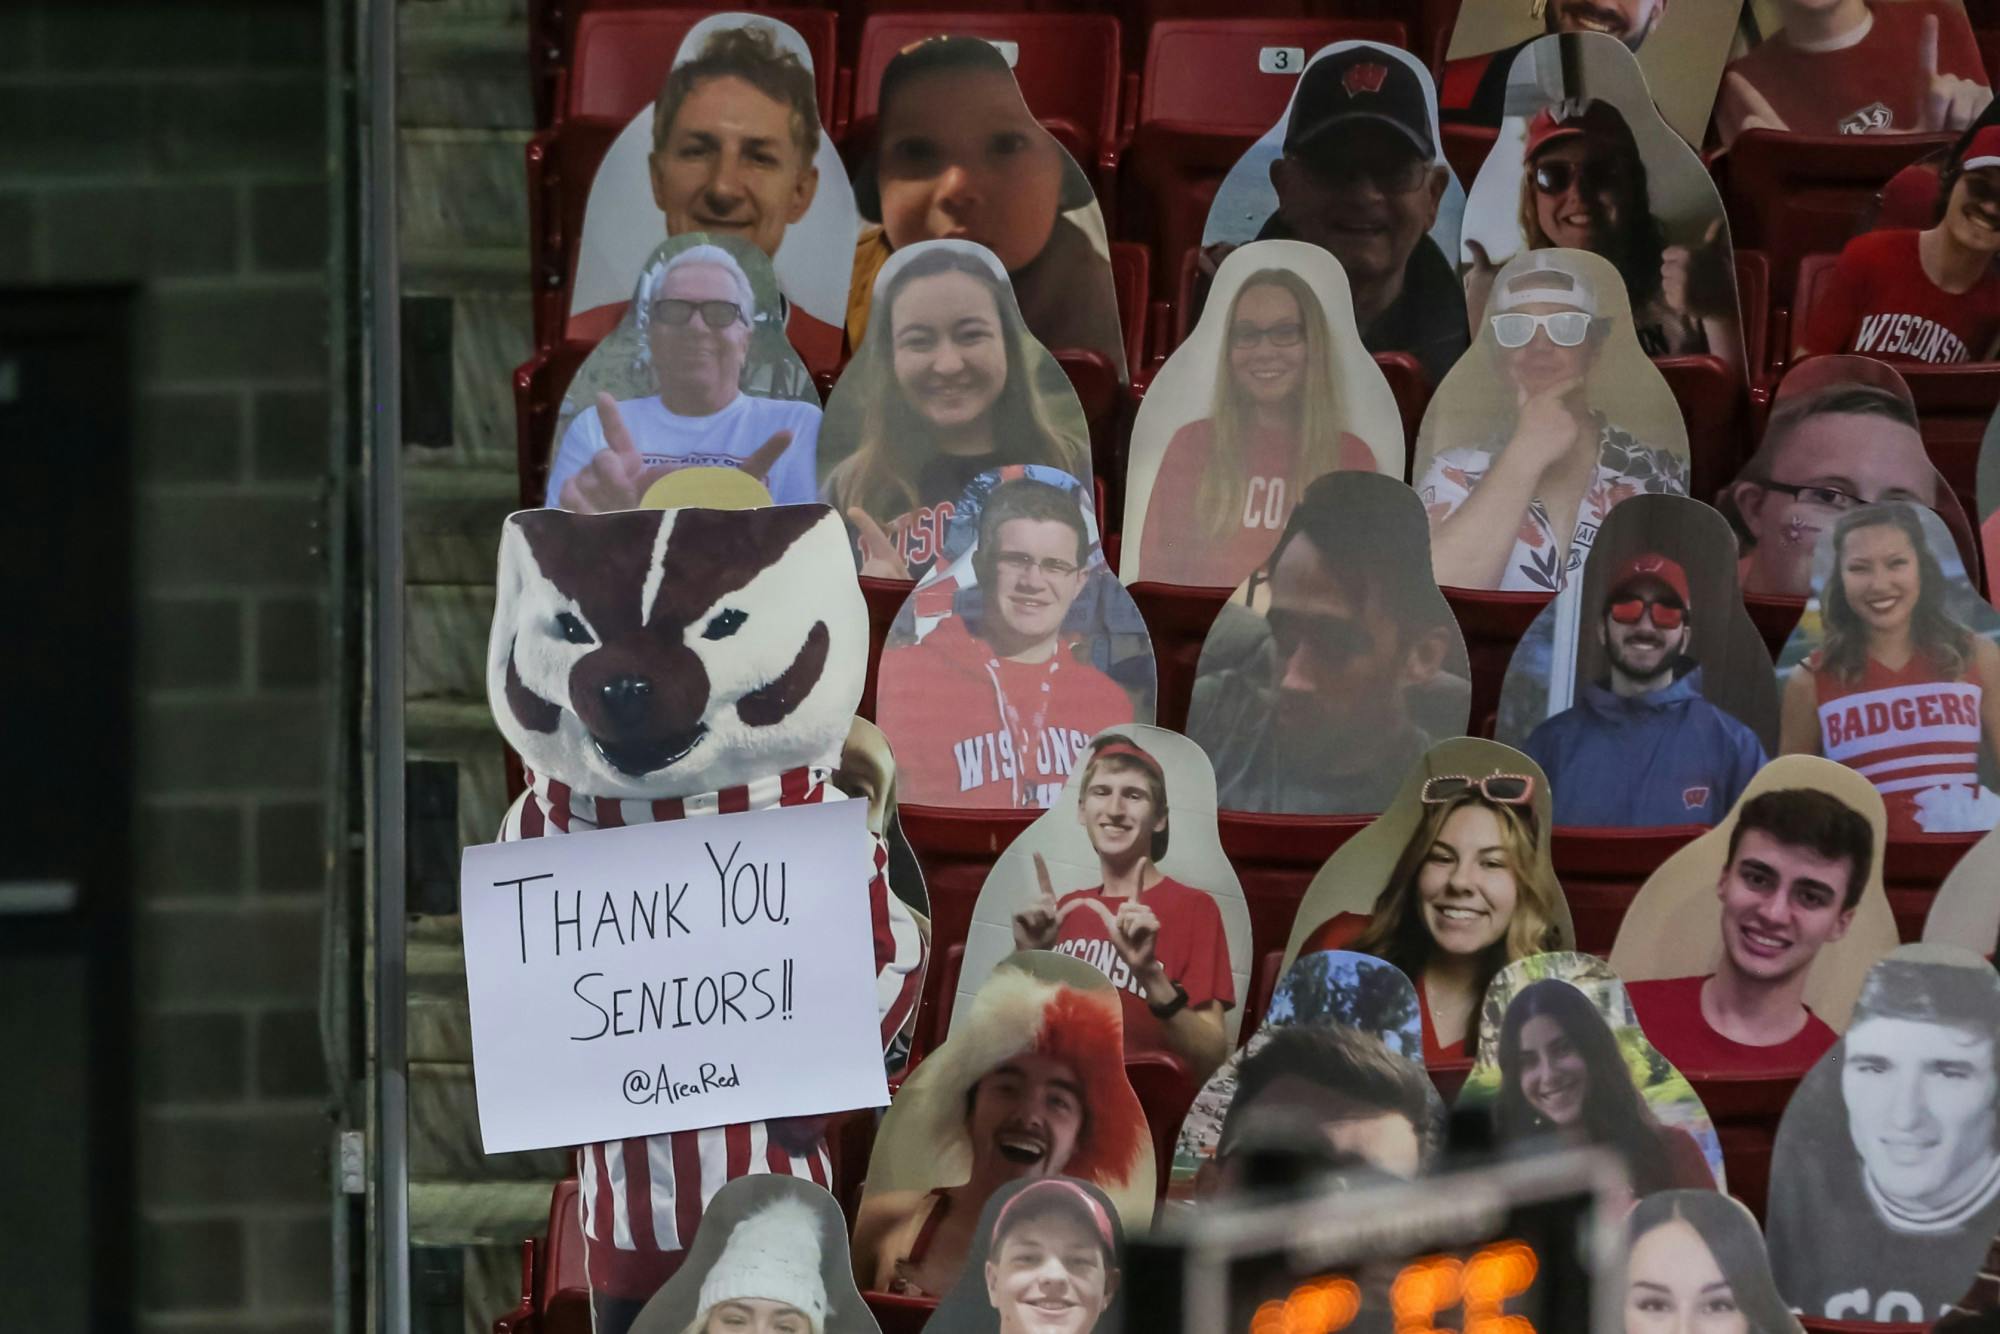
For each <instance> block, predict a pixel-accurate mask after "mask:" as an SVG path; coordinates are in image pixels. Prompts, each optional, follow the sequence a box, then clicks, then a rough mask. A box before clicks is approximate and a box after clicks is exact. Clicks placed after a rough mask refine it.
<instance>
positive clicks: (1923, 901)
mask: <svg viewBox="0 0 2000 1334" xmlns="http://www.w3.org/2000/svg"><path fill="white" fill-rule="evenodd" d="M1981 837H1982V835H1980V834H1911V835H1905V836H1904V837H1901V838H1896V839H1891V840H1890V841H1889V842H1888V843H1886V844H1884V845H1883V847H1882V887H1883V889H1884V890H1886V891H1887V892H1888V895H1889V910H1890V911H1891V912H1893V913H1894V914H1895V915H1896V934H1897V935H1898V936H1899V937H1901V938H1902V940H1903V942H1904V943H1905V944H1908V943H1911V942H1914V941H1918V940H1921V939H1923V935H1924V919H1925V918H1927V917H1929V916H1930V911H1931V904H1932V903H1934V902H1935V901H1936V900H1937V893H1938V887H1939V886H1940V885H1942V884H1943V883H1944V878H1945V877H1946V876H1947V875H1950V874H1951V869H1952V868H1953V867H1954V866H1956V865H1958V862H1959V859H1960V858H1962V857H1963V856H1965V853H1966V850H1967V849H1969V848H1970V847H1971V846H1972V845H1973V844H1974V843H1977V842H1978V841H1979V839H1980V838H1981Z"/></svg>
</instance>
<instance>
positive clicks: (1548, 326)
mask: <svg viewBox="0 0 2000 1334" xmlns="http://www.w3.org/2000/svg"><path fill="white" fill-rule="evenodd" d="M1537 329H1542V330H1545V331H1546V332H1547V333H1548V335H1549V341H1550V342H1551V343H1554V344H1555V345H1556V346H1557V347H1575V346H1576V345H1577V344H1578V343H1581V342H1582V341H1583V340H1584V338H1585V337H1587V336H1588V335H1589V333H1590V316H1588V315H1586V314H1584V313H1583V312H1582V311H1580V310H1558V311H1556V312H1554V313H1553V314H1549V315H1530V314H1527V313H1526V312H1525V311H1518V310H1517V311H1510V312H1509V313H1507V314H1505V315H1495V316H1494V317H1493V341H1494V342H1496V343H1498V344H1500V346H1502V347H1505V348H1516V347H1526V346H1527V345H1528V344H1529V343H1531V342H1533V341H1534V337H1535V330H1537Z"/></svg>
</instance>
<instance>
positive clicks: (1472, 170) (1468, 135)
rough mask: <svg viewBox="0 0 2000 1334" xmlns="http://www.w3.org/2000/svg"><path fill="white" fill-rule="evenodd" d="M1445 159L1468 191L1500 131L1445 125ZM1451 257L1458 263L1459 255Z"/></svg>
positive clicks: (1470, 126)
mask: <svg viewBox="0 0 2000 1334" xmlns="http://www.w3.org/2000/svg"><path fill="white" fill-rule="evenodd" d="M1442 133H1443V136H1444V160H1445V161H1446V162H1449V163H1450V164H1451V174H1452V175H1454V176H1456V177H1458V183H1459V184H1460V185H1462V186H1464V187H1465V188H1466V190H1467V191H1468V192H1470V191H1471V189H1472V183H1473V182H1474V181H1476V180H1478V179H1479V169H1480V168H1481V167H1482V166H1484V165H1485V164H1486V155H1487V154H1488V153H1490V152H1492V151H1493V143H1494V141H1495V140H1497V139H1498V138H1499V137H1500V131H1498V130H1496V129H1493V128H1492V127H1491V126H1486V125H1446V126H1444V127H1443V131H1442ZM1449 258H1450V259H1451V260H1452V261H1453V262H1454V263H1456V262H1457V260H1458V256H1456V255H1452V256H1449Z"/></svg>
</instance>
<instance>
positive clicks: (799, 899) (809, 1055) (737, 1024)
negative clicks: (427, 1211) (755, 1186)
mask: <svg viewBox="0 0 2000 1334" xmlns="http://www.w3.org/2000/svg"><path fill="white" fill-rule="evenodd" d="M866 822H867V803H865V802H860V801H832V802H827V803H825V804H823V805H814V806H791V807H784V808H780V809H776V810H768V811H752V812H747V813H744V814H739V815H722V816H710V817H702V818H698V819H688V820H673V821H667V822H663V823H659V824H643V825H632V826H629V827H627V828H623V829H602V830H597V831H595V832H592V833H588V834H580V835H570V836H566V837H557V838H536V839H523V840H521V841H519V842H514V843H488V844H484V845H481V846H479V847H471V848H467V849H466V850H465V855H464V857H463V859H462V860H461V862H460V867H459V880H460V891H461V897H462V900H463V911H464V921H465V979H466V989H467V992H468V996H469V999H470V1001H471V1004H472V1055H473V1067H474V1070H475V1072H476V1074H477V1077H478V1080H477V1082H478V1088H479V1132H480V1135H481V1137H482V1139H483V1140H484V1141H485V1145H486V1151H487V1152H488V1153H509V1152H513V1151H515V1150H518V1149H538V1148H550V1147H554V1146H558V1145H566V1144H584V1143H594V1142H596V1141H599V1140H610V1139H627V1138H634V1137H637V1136H642V1135H652V1134H660V1133H663V1132H666V1131H672V1130H693V1129H698V1128H700V1127H703V1126H715V1125H726V1124H729V1123H732V1122H737V1121H756V1120H764V1119H768V1118H772V1117H783V1116H810V1115H816V1114H820V1113H826V1112H839V1111H846V1110H848V1109H850V1108H855V1107H880V1106H882V1105H884V1104H886V1103H887V1102H888V1101H889V1090H888V1085H887V1082H886V1081H885V1080H884V1078H883V1074H882V1043H881V1036H880V1024H879V1020H878V1017H877V1013H876V1004H875V966H874V943H873V942H874V934H873V928H872V926H871V923H870V918H869V909H868V882H869V878H870V876H871V874H872V873H873V869H874V861H873V856H872V849H871V846H870V843H869V838H868V828H867V823H866Z"/></svg>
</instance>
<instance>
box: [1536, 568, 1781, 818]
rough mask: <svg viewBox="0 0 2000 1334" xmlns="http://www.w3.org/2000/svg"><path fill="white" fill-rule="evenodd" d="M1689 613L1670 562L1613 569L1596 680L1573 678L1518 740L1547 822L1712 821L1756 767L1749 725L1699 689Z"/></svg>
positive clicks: (1758, 758)
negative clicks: (1541, 788) (1549, 815)
mask: <svg viewBox="0 0 2000 1334" xmlns="http://www.w3.org/2000/svg"><path fill="white" fill-rule="evenodd" d="M1693 623H1694V606H1693V600H1692V599H1691V598H1690V596H1689V593H1688V577H1687V571H1686V570H1685V569H1684V568H1682V566H1681V564H1680V562H1678V561H1675V560H1671V559H1669V558H1668V557H1666V556H1663V555H1660V554H1659V553H1657V552H1651V551H1647V552H1641V553H1640V554H1638V555H1636V556H1633V557H1632V558H1631V559H1629V560H1627V561H1626V562H1625V563H1624V564H1622V565H1620V566H1619V567H1618V569H1617V572H1616V573H1614V574H1613V575H1612V577H1611V580H1610V582H1609V583H1608V584H1607V585H1606V588H1605V594H1604V607H1603V610H1602V612H1601V613H1600V615H1599V617H1598V620H1597V641H1598V643H1599V644H1601V645H1602V646H1603V648H1604V657H1605V661H1606V664H1607V666H1608V668H1609V671H1608V672H1607V674H1606V677H1605V680H1604V681H1603V682H1602V683H1599V682H1595V681H1592V682H1584V683H1580V684H1579V685H1578V687H1577V692H1576V703H1574V704H1572V705H1571V706H1570V707H1569V708H1567V709H1564V710H1563V711H1562V712H1561V713H1558V714H1555V715H1553V716H1552V717H1549V718H1545V719H1543V720H1542V722H1541V724H1540V726H1538V727H1536V728H1535V730H1534V731H1533V732H1531V733H1529V734H1528V740H1527V744H1526V745H1524V746H1523V747H1522V749H1523V750H1525V751H1526V752H1527V753H1528V755H1529V757H1530V758H1532V759H1533V760H1534V761H1535V763H1537V764H1539V765H1541V766H1542V772H1543V773H1545V774H1547V775H1548V777H1549V793H1550V795H1551V797H1552V798H1553V800H1554V819H1555V823H1557V824H1558V825H1578V826H1583V827H1586V828H1614V829H1632V828H1649V827H1654V826H1659V825H1679V824H1714V823H1715V822H1716V820H1717V819H1718V818H1720V816H1721V815H1722V813H1723V812H1725V811H1727V810H1728V809H1729V808H1730V807H1731V806H1733V805H1734V804H1735V803H1736V798H1737V797H1738V796H1740V795H1742V792H1743V789H1744V788H1745V787H1747V786H1749V783H1750V780H1751V778H1753V777H1755V776H1756V773H1757V770H1759V769H1761V768H1762V767H1763V766H1764V759H1765V755H1764V747H1763V745H1762V743H1760V742H1759V741H1758V740H1757V736H1756V734H1755V733H1753V732H1752V731H1751V730H1750V729H1749V728H1748V727H1746V726H1744V725H1743V723H1742V722H1741V721H1740V720H1739V719H1736V718H1733V717H1731V716H1730V715H1729V714H1727V713H1725V712H1723V710H1721V709H1719V708H1717V707H1716V706H1715V705H1714V704H1712V703H1710V702H1709V701H1708V700H1707V699H1706V698H1705V697H1704V696H1703V694H1702V689H1701V670H1702V669H1701V666H1700V664H1699V663H1698V662H1697V661H1696V660H1695V659H1694V658H1693V657H1692V656H1691V655H1690V652H1689V650H1690V647H1691V645H1692V643H1693V636H1694V624H1693Z"/></svg>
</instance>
